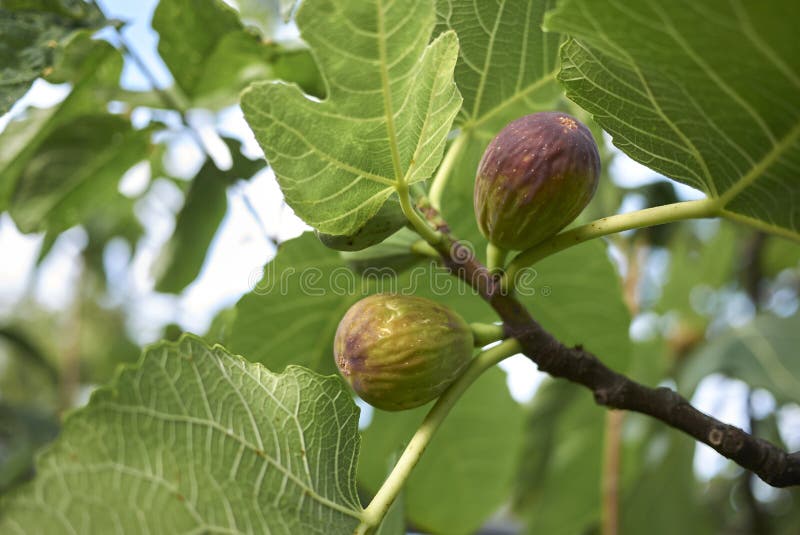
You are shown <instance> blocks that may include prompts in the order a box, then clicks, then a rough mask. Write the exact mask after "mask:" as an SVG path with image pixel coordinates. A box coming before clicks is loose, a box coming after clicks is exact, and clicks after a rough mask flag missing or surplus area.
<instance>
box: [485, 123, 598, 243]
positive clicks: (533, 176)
mask: <svg viewBox="0 0 800 535" xmlns="http://www.w3.org/2000/svg"><path fill="white" fill-rule="evenodd" d="M599 178H600V154H599V152H598V150H597V143H595V140H594V138H593V137H592V133H591V132H590V131H589V129H588V128H587V127H586V126H585V125H584V124H582V123H581V122H580V121H578V120H577V119H575V118H574V117H571V116H569V115H567V114H566V113H560V112H541V113H534V114H532V115H526V116H525V117H521V118H519V119H517V120H515V121H512V122H511V123H509V124H508V125H507V126H506V127H505V128H503V130H501V131H500V133H499V134H497V136H496V137H495V138H494V139H493V140H492V142H491V143H489V146H488V147H487V148H486V151H485V152H484V153H483V158H481V161H480V164H479V165H478V173H477V176H476V177H475V196H474V202H475V217H476V219H477V221H478V227H479V228H480V230H481V233H483V235H484V236H486V238H487V239H488V240H489V241H490V242H491V243H493V244H494V245H495V246H497V247H500V248H502V249H506V250H522V249H527V248H529V247H532V246H534V245H536V244H537V243H539V242H541V241H542V240H544V239H546V238H549V237H550V236H553V235H554V234H556V233H557V232H558V231H559V230H561V229H562V228H564V227H565V226H567V225H568V224H569V223H570V222H572V221H573V220H574V219H575V218H576V217H578V215H579V214H580V213H581V212H582V211H583V209H584V208H586V205H587V204H589V201H590V200H591V199H592V197H593V196H594V193H595V191H596V190H597V183H598V180H599Z"/></svg>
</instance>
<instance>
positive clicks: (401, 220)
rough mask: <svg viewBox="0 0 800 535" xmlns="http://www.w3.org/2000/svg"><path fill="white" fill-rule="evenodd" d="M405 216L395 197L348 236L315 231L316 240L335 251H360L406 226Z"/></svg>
mask: <svg viewBox="0 0 800 535" xmlns="http://www.w3.org/2000/svg"><path fill="white" fill-rule="evenodd" d="M406 221H407V219H406V216H405V214H404V213H403V210H402V208H400V202H399V201H398V200H397V198H396V197H393V198H389V200H387V201H386V202H385V203H384V204H383V206H381V209H380V210H378V213H376V214H375V215H374V216H372V218H371V219H370V220H369V221H367V222H366V223H364V225H362V226H361V228H359V229H358V230H357V231H355V232H354V233H352V234H350V235H335V234H326V233H324V232H319V231H317V233H316V234H317V238H319V241H321V242H322V243H323V244H324V245H325V246H326V247H328V248H330V249H336V250H337V251H361V250H362V249H366V248H367V247H371V246H373V245H376V244H378V243H380V242H382V241H383V240H385V239H386V238H388V237H389V236H391V235H392V234H394V233H395V232H397V231H398V230H400V229H401V228H403V226H405V224H406Z"/></svg>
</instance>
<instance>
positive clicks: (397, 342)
mask: <svg viewBox="0 0 800 535" xmlns="http://www.w3.org/2000/svg"><path fill="white" fill-rule="evenodd" d="M333 344H334V345H333V350H334V357H335V359H336V365H337V367H338V368H339V371H340V372H341V374H342V376H343V377H344V379H345V380H346V381H347V382H348V383H349V384H350V386H352V387H353V390H355V391H356V393H357V394H358V395H359V396H360V397H361V399H363V400H364V401H366V402H367V403H369V404H370V405H373V406H374V407H377V408H379V409H383V410H387V411H399V410H405V409H413V408H414V407H419V406H420V405H424V404H425V403H427V402H429V401H431V400H432V399H435V398H437V397H438V396H439V395H440V394H441V393H442V392H443V391H444V390H445V389H446V388H447V387H448V386H450V384H451V383H452V382H453V381H455V380H456V378H457V377H458V376H459V375H460V374H461V372H462V371H463V370H464V368H465V367H466V365H467V364H468V363H469V361H470V359H471V358H472V350H473V337H472V330H471V329H470V327H469V325H468V324H467V323H466V322H465V321H464V320H463V319H462V318H461V316H459V315H458V314H457V313H455V312H454V311H452V310H450V309H449V308H448V307H446V306H443V305H440V304H438V303H435V302H433V301H431V300H429V299H424V298H422V297H416V296H404V295H394V294H377V295H372V296H370V297H366V298H364V299H362V300H360V301H358V302H357V303H356V304H354V305H353V306H352V307H350V309H349V310H348V311H347V313H346V314H345V315H344V317H343V318H342V321H341V322H340V323H339V327H338V329H337V330H336V337H335V339H334V343H333Z"/></svg>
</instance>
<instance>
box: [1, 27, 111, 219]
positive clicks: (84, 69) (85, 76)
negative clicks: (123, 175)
mask: <svg viewBox="0 0 800 535" xmlns="http://www.w3.org/2000/svg"><path fill="white" fill-rule="evenodd" d="M121 72H122V56H121V55H120V54H119V52H118V51H117V50H116V49H114V47H112V46H111V45H109V44H108V43H106V42H105V41H95V40H92V32H89V31H81V32H78V33H76V34H75V35H73V36H72V37H71V38H70V39H69V40H68V42H67V43H66V44H65V46H64V51H63V54H61V55H60V56H59V59H58V61H57V64H56V69H55V71H54V73H53V76H52V77H51V78H53V79H58V80H65V81H66V80H70V81H72V83H73V88H72V91H71V92H70V94H69V95H68V96H67V98H66V99H64V101H63V102H61V104H59V105H57V106H55V107H53V108H49V109H46V110H42V109H37V108H32V109H30V110H28V112H27V114H28V115H27V117H26V118H24V119H22V120H19V121H12V122H11V123H10V124H9V125H8V127H7V128H6V130H4V131H3V132H2V134H0V210H5V209H6V208H7V206H8V201H9V200H10V197H11V194H12V192H13V191H14V189H15V187H16V185H17V181H18V179H19V177H20V175H21V174H22V172H23V170H24V169H25V168H26V166H28V165H29V163H30V160H31V158H33V156H34V155H35V153H36V151H37V150H38V149H39V147H40V145H41V144H42V142H43V141H44V140H45V139H46V138H47V137H48V136H49V135H50V134H51V133H52V132H53V131H54V130H56V129H57V128H59V127H60V126H62V125H63V124H65V123H67V122H69V121H72V120H74V119H75V118H76V117H78V116H80V115H83V114H89V115H94V114H97V113H98V107H100V106H103V107H104V106H105V103H106V102H107V97H108V95H109V94H110V93H111V92H113V91H115V90H116V89H115V88H117V87H118V81H119V77H120V73H121ZM101 103H102V104H101Z"/></svg>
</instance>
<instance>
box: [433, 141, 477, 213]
mask: <svg viewBox="0 0 800 535" xmlns="http://www.w3.org/2000/svg"><path fill="white" fill-rule="evenodd" d="M468 138H469V135H468V134H465V133H464V132H463V131H462V132H460V133H459V134H458V135H457V136H456V138H455V139H454V140H453V142H452V143H451V144H450V147H449V148H448V149H447V153H446V154H445V155H444V159H443V160H442V163H441V165H440V166H439V170H438V171H436V175H435V176H434V177H433V180H432V181H431V187H430V188H429V189H428V199H429V200H430V203H431V206H433V207H434V208H436V210H437V211H439V212H441V210H442V207H441V205H442V196H443V195H444V187H445V186H446V185H447V179H448V178H450V173H451V172H452V170H453V166H454V165H455V163H456V161H458V157H459V156H461V151H462V150H464V145H466V144H467V141H468Z"/></svg>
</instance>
